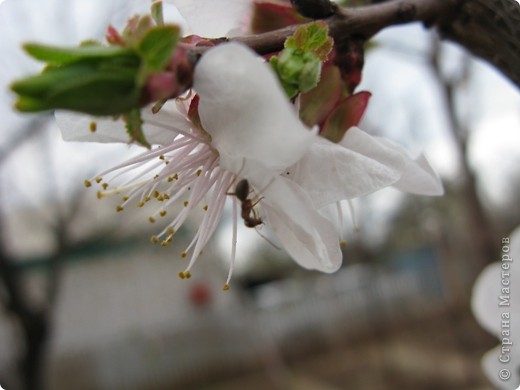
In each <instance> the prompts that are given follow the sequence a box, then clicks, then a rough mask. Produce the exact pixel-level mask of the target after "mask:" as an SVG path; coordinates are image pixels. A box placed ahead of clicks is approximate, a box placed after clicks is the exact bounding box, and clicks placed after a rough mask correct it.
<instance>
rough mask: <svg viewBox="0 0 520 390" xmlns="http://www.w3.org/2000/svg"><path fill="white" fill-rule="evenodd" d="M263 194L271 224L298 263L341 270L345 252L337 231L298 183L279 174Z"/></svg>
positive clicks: (263, 205)
mask: <svg viewBox="0 0 520 390" xmlns="http://www.w3.org/2000/svg"><path fill="white" fill-rule="evenodd" d="M262 196H263V197H264V199H263V201H262V207H263V208H264V209H265V211H266V213H267V221H268V223H269V226H270V227H271V229H272V231H273V232H274V233H275V234H276V236H277V237H278V239H279V240H280V242H281V244H282V246H283V247H284V249H285V250H286V251H287V252H288V253H289V255H290V256H291V257H292V258H293V259H294V261H295V262H296V263H298V264H299V265H300V266H302V267H304V268H307V269H313V270H318V271H321V272H327V273H331V272H335V271H337V270H338V268H339V267H340V266H341V262H342V253H341V250H340V246H339V239H338V234H337V231H336V229H335V228H334V225H333V224H332V223H331V222H330V221H328V220H327V219H326V218H324V217H323V216H321V215H320V214H319V213H318V212H317V211H316V209H315V208H314V207H313V205H312V202H311V200H310V198H309V197H308V196H307V194H305V192H304V191H303V190H302V189H301V188H300V187H299V186H298V185H297V184H296V183H294V182H293V181H291V180H288V179H285V178H282V177H277V178H276V179H275V180H273V181H272V182H271V183H270V185H269V186H268V188H267V189H265V191H263V193H262Z"/></svg>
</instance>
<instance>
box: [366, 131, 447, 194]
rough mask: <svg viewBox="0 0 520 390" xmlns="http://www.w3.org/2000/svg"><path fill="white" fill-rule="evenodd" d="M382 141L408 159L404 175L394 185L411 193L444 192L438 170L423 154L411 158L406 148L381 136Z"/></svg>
mask: <svg viewBox="0 0 520 390" xmlns="http://www.w3.org/2000/svg"><path fill="white" fill-rule="evenodd" d="M376 138H378V139H379V141H380V142H382V143H384V144H386V145H387V146H388V147H389V148H394V150H396V151H400V152H401V153H402V155H403V156H405V158H406V160H407V164H406V167H405V169H404V171H403V175H402V176H401V178H400V179H399V181H398V182H397V183H395V184H394V185H393V186H394V187H395V188H397V189H398V190H400V191H403V192H409V193H410V194H417V195H429V196H439V195H443V194H444V187H443V185H442V181H441V179H440V178H439V175H438V174H437V172H435V171H434V170H433V168H432V166H431V165H430V163H429V162H428V160H427V159H426V157H425V156H424V155H423V154H420V155H419V156H417V157H416V158H415V159H411V158H410V157H409V156H408V153H407V152H406V151H405V149H404V148H403V147H401V146H399V145H397V144H395V143H393V142H390V141H389V140H387V139H384V138H379V137H376Z"/></svg>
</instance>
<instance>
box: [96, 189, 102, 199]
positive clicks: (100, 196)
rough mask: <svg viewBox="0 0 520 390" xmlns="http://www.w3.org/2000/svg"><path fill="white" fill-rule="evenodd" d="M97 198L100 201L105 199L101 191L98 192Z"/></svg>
mask: <svg viewBox="0 0 520 390" xmlns="http://www.w3.org/2000/svg"><path fill="white" fill-rule="evenodd" d="M96 196H97V198H98V199H101V198H102V197H103V193H102V192H101V191H98V192H97V194H96Z"/></svg>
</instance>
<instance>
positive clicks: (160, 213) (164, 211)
mask: <svg viewBox="0 0 520 390" xmlns="http://www.w3.org/2000/svg"><path fill="white" fill-rule="evenodd" d="M166 214H168V213H167V212H166V210H161V211H160V212H159V215H160V216H161V217H164V216H165V215H166Z"/></svg>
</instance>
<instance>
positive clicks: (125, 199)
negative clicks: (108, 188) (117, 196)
mask: <svg viewBox="0 0 520 390" xmlns="http://www.w3.org/2000/svg"><path fill="white" fill-rule="evenodd" d="M121 199H123V202H126V201H127V200H128V199H130V198H129V197H128V196H126V195H125V196H123V197H122V198H121Z"/></svg>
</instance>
